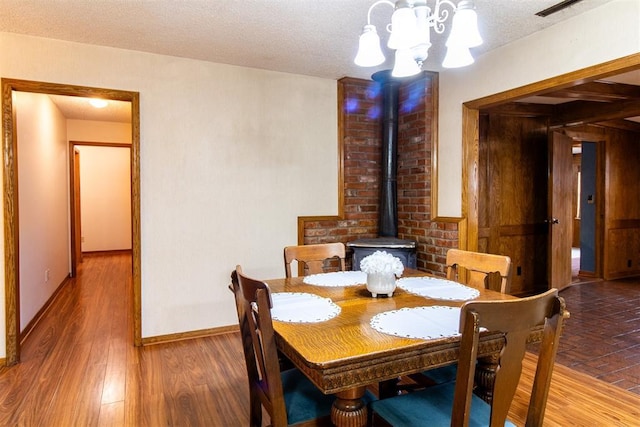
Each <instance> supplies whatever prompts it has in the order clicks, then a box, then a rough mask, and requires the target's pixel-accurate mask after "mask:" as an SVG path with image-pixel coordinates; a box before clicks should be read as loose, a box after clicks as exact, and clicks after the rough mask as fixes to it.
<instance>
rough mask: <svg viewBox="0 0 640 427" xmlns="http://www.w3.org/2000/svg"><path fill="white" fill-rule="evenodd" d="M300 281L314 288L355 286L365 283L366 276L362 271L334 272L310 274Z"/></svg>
mask: <svg viewBox="0 0 640 427" xmlns="http://www.w3.org/2000/svg"><path fill="white" fill-rule="evenodd" d="M302 281H303V282H304V283H306V284H307V285H315V286H327V287H338V286H355V285H362V284H364V283H367V274H366V273H363V272H362V271H334V272H332V273H321V274H311V275H309V276H306V277H305V278H304V279H303V280H302Z"/></svg>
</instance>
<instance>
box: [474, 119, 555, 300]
mask: <svg viewBox="0 0 640 427" xmlns="http://www.w3.org/2000/svg"><path fill="white" fill-rule="evenodd" d="M480 129H481V133H480V147H479V153H480V156H479V173H478V177H479V184H478V188H479V189H480V194H479V197H478V206H479V208H478V213H479V214H478V218H479V220H478V222H479V225H480V229H482V230H484V231H483V233H482V236H484V237H483V239H484V242H483V244H482V245H481V246H483V247H486V251H487V252H489V253H495V254H500V255H508V256H510V257H511V260H512V266H513V267H512V272H513V277H512V282H511V292H512V293H514V294H527V293H533V292H534V291H535V290H536V289H543V288H544V287H545V286H546V283H547V279H546V256H547V251H546V244H547V237H546V235H547V227H546V226H545V224H544V220H545V218H546V215H547V213H546V209H547V203H546V200H547V187H546V186H547V175H546V167H545V165H546V164H547V135H546V122H545V120H544V119H539V118H523V117H510V116H502V115H493V114H492V115H490V116H484V117H483V118H482V121H481V126H480ZM541 165H542V166H541Z"/></svg>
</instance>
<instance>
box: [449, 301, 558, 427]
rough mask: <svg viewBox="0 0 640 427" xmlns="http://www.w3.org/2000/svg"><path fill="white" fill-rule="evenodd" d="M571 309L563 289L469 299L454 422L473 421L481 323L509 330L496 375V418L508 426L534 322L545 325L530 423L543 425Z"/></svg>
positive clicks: (495, 423)
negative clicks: (513, 296) (523, 295)
mask: <svg viewBox="0 0 640 427" xmlns="http://www.w3.org/2000/svg"><path fill="white" fill-rule="evenodd" d="M568 315H569V313H568V312H567V311H566V307H565V303H564V299H562V298H561V297H559V296H558V290H557V289H551V290H549V291H547V292H545V293H542V294H539V295H536V296H532V297H527V298H520V299H514V300H506V301H470V302H467V303H465V304H464V305H463V306H462V310H461V313H460V331H461V332H462V341H461V344H460V356H459V359H458V373H457V377H456V385H455V395H454V404H453V411H452V423H451V425H468V417H469V413H470V403H471V393H472V391H473V381H474V373H475V366H476V358H477V353H478V337H479V334H480V328H486V329H488V330H490V331H501V332H502V333H504V334H505V342H504V347H503V349H502V351H501V352H500V355H499V361H498V368H497V370H496V375H495V383H494V389H493V398H492V402H491V424H490V425H491V426H503V425H504V423H505V420H506V418H507V413H508V412H509V407H510V406H511V401H512V400H513V396H514V394H515V391H516V388H517V386H518V382H519V380H520V374H521V372H522V360H523V358H524V354H525V350H526V344H527V338H528V337H529V335H530V333H531V331H532V330H533V329H534V328H536V327H538V326H543V329H542V341H541V344H540V353H539V355H538V365H537V369H536V373H535V377H534V381H533V388H532V391H531V398H530V401H529V409H528V412H527V422H526V425H527V426H542V421H543V419H544V411H545V407H546V402H547V395H548V392H549V384H550V383H551V373H552V371H553V364H554V362H555V356H556V351H557V349H558V342H559V339H560V333H561V329H562V322H563V319H564V318H565V317H568Z"/></svg>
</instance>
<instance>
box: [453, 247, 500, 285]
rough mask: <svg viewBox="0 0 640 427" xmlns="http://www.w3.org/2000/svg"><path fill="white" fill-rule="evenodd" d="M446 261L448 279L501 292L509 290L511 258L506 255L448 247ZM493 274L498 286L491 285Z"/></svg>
mask: <svg viewBox="0 0 640 427" xmlns="http://www.w3.org/2000/svg"><path fill="white" fill-rule="evenodd" d="M446 262H447V279H449V280H454V281H456V282H460V283H463V284H466V285H469V286H473V287H476V288H480V287H483V288H486V289H493V290H495V291H499V292H502V293H503V294H508V293H509V292H510V291H511V289H510V288H511V258H509V257H508V256H506V255H494V254H487V253H483V252H472V251H464V250H461V249H449V250H448V251H447V261H446ZM461 269H462V270H464V271H461ZM493 275H495V276H497V277H499V280H500V282H499V285H498V286H492V283H491V281H492V276H493ZM494 288H496V289H494Z"/></svg>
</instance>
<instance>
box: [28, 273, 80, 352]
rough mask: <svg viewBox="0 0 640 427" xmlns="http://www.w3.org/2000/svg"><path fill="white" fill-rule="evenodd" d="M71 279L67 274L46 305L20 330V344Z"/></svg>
mask: <svg viewBox="0 0 640 427" xmlns="http://www.w3.org/2000/svg"><path fill="white" fill-rule="evenodd" d="M69 279H71V277H70V276H67V277H65V278H64V280H63V281H62V283H60V284H59V285H58V287H57V288H56V290H55V291H54V292H53V293H52V294H51V296H50V297H49V299H48V300H47V302H45V303H44V305H43V306H42V307H41V308H40V310H38V312H37V313H36V315H35V316H33V319H31V321H30V322H29V323H27V326H25V327H24V329H23V330H22V332H20V344H22V343H24V341H25V340H26V339H27V337H28V336H29V334H30V333H31V332H32V331H33V329H34V328H35V327H36V325H37V324H38V322H40V320H42V318H43V317H44V315H45V313H46V312H47V311H48V310H49V308H51V304H53V301H55V299H56V297H57V296H58V294H59V293H60V292H61V291H62V289H63V288H64V286H65V285H66V284H67V283H68V282H69Z"/></svg>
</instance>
